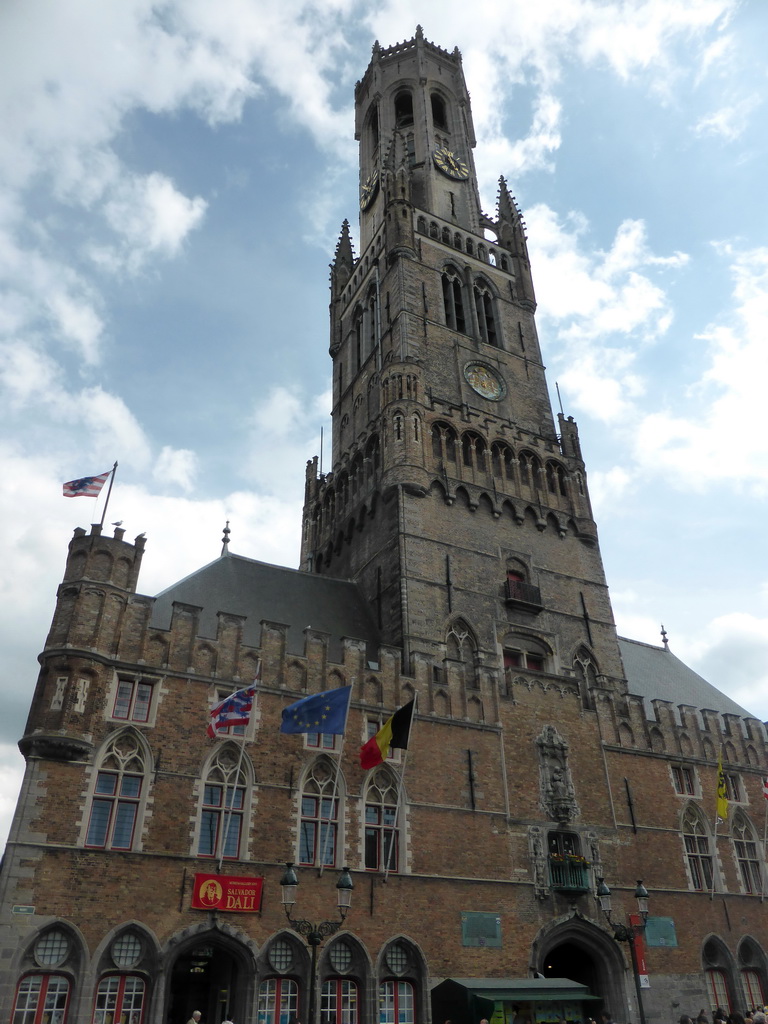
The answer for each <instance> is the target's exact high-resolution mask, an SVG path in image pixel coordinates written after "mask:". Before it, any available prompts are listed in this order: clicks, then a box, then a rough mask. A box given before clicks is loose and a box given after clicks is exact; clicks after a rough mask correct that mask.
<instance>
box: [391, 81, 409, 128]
mask: <svg viewBox="0 0 768 1024" xmlns="http://www.w3.org/2000/svg"><path fill="white" fill-rule="evenodd" d="M412 124H413V96H412V95H411V93H410V91H409V90H408V89H403V90H401V91H400V92H399V93H398V94H397V96H395V127H397V128H407V127H409V126H410V125H412Z"/></svg>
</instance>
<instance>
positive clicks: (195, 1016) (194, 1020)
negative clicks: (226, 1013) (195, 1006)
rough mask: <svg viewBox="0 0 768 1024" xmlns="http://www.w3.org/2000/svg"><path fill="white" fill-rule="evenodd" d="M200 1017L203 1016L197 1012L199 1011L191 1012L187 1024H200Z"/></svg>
mask: <svg viewBox="0 0 768 1024" xmlns="http://www.w3.org/2000/svg"><path fill="white" fill-rule="evenodd" d="M202 1016H203V1015H202V1013H200V1011H199V1010H194V1011H193V1012H192V1016H191V1017H190V1018H189V1020H188V1021H187V1024H200V1018H201V1017H202Z"/></svg>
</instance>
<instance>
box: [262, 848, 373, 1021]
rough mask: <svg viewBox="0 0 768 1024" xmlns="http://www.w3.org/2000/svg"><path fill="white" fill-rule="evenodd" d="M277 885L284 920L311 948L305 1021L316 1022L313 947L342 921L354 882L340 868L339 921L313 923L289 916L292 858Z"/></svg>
mask: <svg viewBox="0 0 768 1024" xmlns="http://www.w3.org/2000/svg"><path fill="white" fill-rule="evenodd" d="M280 885H281V887H282V892H283V896H282V904H283V910H284V911H285V916H286V917H287V918H288V923H289V924H290V926H291V928H293V930H294V931H296V932H298V933H299V935H303V936H304V938H305V939H306V940H307V945H308V946H309V947H310V949H311V950H312V968H311V974H310V983H309V1021H308V1024H316V1020H315V1014H316V1010H315V1005H316V1000H315V995H316V990H317V950H318V947H319V946H321V945H322V943H323V940H324V939H327V938H328V937H329V936H330V935H333V934H334V933H335V932H337V931H338V930H339V928H341V926H342V924H343V923H344V921H345V919H346V916H347V912H348V911H349V908H350V907H351V906H352V890H353V889H354V887H355V885H354V882H353V881H352V876H351V875H350V873H349V868H348V867H343V868H342V869H341V872H340V873H339V879H338V881H337V882H336V905H337V907H338V910H339V920H338V921H320V922H319V923H318V924H313V923H312V922H311V921H305V920H303V919H302V920H294V919H293V918H292V917H291V911H292V910H293V907H294V905H295V903H296V889H297V888H298V885H299V879H298V877H297V875H296V872H295V871H294V868H293V861H287V862H286V865H285V871H284V873H283V877H282V878H281V879H280Z"/></svg>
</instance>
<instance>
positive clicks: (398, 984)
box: [379, 981, 416, 1024]
mask: <svg viewBox="0 0 768 1024" xmlns="http://www.w3.org/2000/svg"><path fill="white" fill-rule="evenodd" d="M414 1004H415V1000H414V998H413V985H412V984H411V983H410V981H383V982H382V983H381V985H380V986H379V1024H414V1022H415V1020H416V1017H415V1014H414Z"/></svg>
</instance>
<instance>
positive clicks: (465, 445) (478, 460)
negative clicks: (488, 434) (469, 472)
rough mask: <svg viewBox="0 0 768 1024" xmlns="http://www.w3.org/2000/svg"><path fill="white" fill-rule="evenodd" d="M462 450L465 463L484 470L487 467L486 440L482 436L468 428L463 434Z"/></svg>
mask: <svg viewBox="0 0 768 1024" xmlns="http://www.w3.org/2000/svg"><path fill="white" fill-rule="evenodd" d="M461 450H462V457H463V461H464V465H465V466H468V467H470V468H474V469H476V470H478V471H479V472H483V470H484V469H485V441H484V440H483V438H482V436H481V435H480V434H475V433H474V432H473V431H471V430H467V431H466V432H465V433H464V434H462V436H461Z"/></svg>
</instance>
